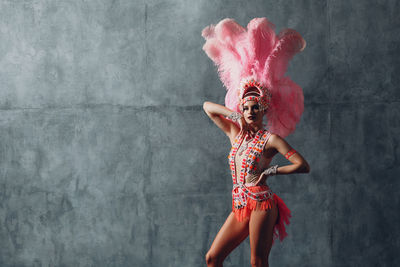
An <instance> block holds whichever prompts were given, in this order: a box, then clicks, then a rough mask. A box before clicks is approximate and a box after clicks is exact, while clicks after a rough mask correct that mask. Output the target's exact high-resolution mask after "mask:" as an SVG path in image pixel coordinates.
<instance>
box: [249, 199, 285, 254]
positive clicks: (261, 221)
mask: <svg viewBox="0 0 400 267" xmlns="http://www.w3.org/2000/svg"><path fill="white" fill-rule="evenodd" d="M277 218H278V207H277V206H276V204H274V205H272V208H271V209H268V210H253V211H252V213H251V215H250V221H249V235H250V249H251V256H252V257H259V256H265V257H268V255H269V252H270V250H271V247H272V238H273V233H274V226H275V224H276V221H277Z"/></svg>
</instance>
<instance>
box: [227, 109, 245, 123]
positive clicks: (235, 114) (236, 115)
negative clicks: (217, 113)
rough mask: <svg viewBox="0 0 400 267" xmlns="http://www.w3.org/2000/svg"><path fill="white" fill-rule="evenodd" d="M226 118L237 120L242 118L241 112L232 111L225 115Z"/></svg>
mask: <svg viewBox="0 0 400 267" xmlns="http://www.w3.org/2000/svg"><path fill="white" fill-rule="evenodd" d="M226 118H227V119H229V120H231V121H234V122H237V121H238V120H240V119H241V118H242V114H240V113H239V112H235V111H234V112H232V113H231V114H229V116H228V117H226Z"/></svg>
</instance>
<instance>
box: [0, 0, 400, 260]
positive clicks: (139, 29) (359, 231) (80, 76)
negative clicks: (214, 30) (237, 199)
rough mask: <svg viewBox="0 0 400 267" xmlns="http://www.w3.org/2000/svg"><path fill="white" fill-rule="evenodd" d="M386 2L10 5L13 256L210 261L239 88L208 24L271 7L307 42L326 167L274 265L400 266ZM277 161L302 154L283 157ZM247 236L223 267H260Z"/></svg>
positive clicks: (309, 92)
mask: <svg viewBox="0 0 400 267" xmlns="http://www.w3.org/2000/svg"><path fill="white" fill-rule="evenodd" d="M399 8H400V7H399V3H398V1H395V0H387V1H372V0H366V1H344V0H337V1H333V0H326V1H294V0H290V1H261V0H259V1H253V0H250V1H228V0H224V1H205V0H198V1H182V0H181V1H178V0H171V1H159V0H158V1H156V0H143V1H128V0H115V1H111V0H110V1H108V0H102V1H94V0H93V1H92V0H79V1H78V0H76V1H74V0H69V1H68V0H64V1H61V0H56V1H53V0H32V1H28V0H25V1H23V0H21V1H11V0H2V1H0V89H1V90H0V135H1V139H0V266H171V267H172V266H174V267H175V266H188V267H192V266H205V262H204V256H205V253H206V252H207V250H208V248H209V246H210V245H211V242H212V240H213V239H214V237H215V235H216V233H217V232H218V230H219V228H220V227H221V225H222V223H223V222H224V220H225V218H226V216H227V215H228V214H229V211H230V207H231V206H230V205H231V202H230V198H231V196H230V190H231V180H230V174H229V169H228V164H227V158H226V156H227V155H228V152H229V148H230V146H229V142H228V140H227V138H226V137H225V135H224V134H223V133H221V132H220V131H219V130H218V129H217V128H216V127H215V126H214V125H213V124H212V122H211V121H210V120H209V119H208V118H207V116H206V115H205V114H204V113H203V111H202V109H201V106H202V103H203V101H205V100H209V101H214V102H218V103H223V99H224V89H223V87H222V85H221V83H220V81H219V80H218V77H217V75H216V72H215V68H214V67H213V66H212V63H211V60H209V59H208V58H207V57H206V55H205V54H204V53H203V51H202V50H201V47H202V45H203V43H204V41H203V39H202V37H201V34H200V33H201V30H202V29H203V27H205V26H207V25H209V24H211V23H217V22H218V21H219V20H221V19H222V18H225V17H232V18H235V19H236V20H237V21H238V22H239V23H241V24H242V25H246V24H247V23H248V21H249V20H250V19H251V18H253V17H263V16H265V17H267V18H269V19H270V20H271V21H272V22H274V23H275V24H276V26H277V30H280V29H282V28H284V27H290V28H294V29H296V30H298V31H299V32H300V33H301V34H302V35H303V36H304V38H305V39H306V41H307V48H306V49H305V51H304V52H303V53H301V54H299V55H297V56H296V57H295V58H294V59H293V60H292V62H291V65H290V67H289V75H290V76H291V77H292V79H293V80H294V81H296V82H297V83H298V84H300V85H301V86H302V87H303V89H304V94H305V101H306V103H305V112H304V115H303V117H302V120H301V122H300V124H299V125H298V129H297V131H296V132H295V134H293V135H291V136H289V137H288V138H287V140H288V142H289V143H290V144H291V145H292V146H293V147H294V148H296V149H297V150H298V151H300V152H301V153H302V154H303V155H304V157H305V158H306V159H307V160H308V161H309V163H310V165H311V169H312V172H311V173H310V174H307V175H304V174H296V175H288V176H279V177H275V178H273V179H270V180H269V183H270V185H271V187H272V189H273V190H274V191H275V192H276V193H277V194H278V195H279V196H280V197H281V198H283V199H284V201H285V202H286V204H287V205H288V206H289V208H290V209H291V210H292V212H293V218H292V221H291V225H290V226H289V228H288V233H289V237H288V238H287V239H285V241H284V242H283V243H277V244H276V245H275V246H274V247H273V248H272V251H271V258H270V265H271V266H318V267H319V266H327V267H330V266H332V267H336V266H368V267H369V266H371V267H372V266H374V267H375V266H388V267H389V266H396V264H397V263H398V262H399V260H400V257H399V254H398V250H399V249H400V239H399V236H400V227H399V225H400V215H399V213H398V210H399V206H400V203H399V197H398V192H399V191H400V181H399V179H398V177H399V174H400V167H399V156H400V148H399V143H400V105H399V101H400V89H399V82H400V81H399V77H400V75H399V74H400V73H399V67H400V62H399V58H400V48H399V41H400V40H399V39H400V37H399V36H400V17H399V16H398V12H397V11H398V10H399ZM275 162H277V163H279V164H287V162H286V161H285V160H284V158H283V157H279V156H278V157H277V158H276V160H275ZM249 260H250V248H249V244H248V240H247V241H245V242H244V243H243V244H242V245H240V246H239V247H238V248H237V249H236V250H235V251H234V252H233V253H232V254H231V255H230V256H229V257H228V258H227V260H226V262H225V265H224V266H231V267H233V266H249V265H250V264H249Z"/></svg>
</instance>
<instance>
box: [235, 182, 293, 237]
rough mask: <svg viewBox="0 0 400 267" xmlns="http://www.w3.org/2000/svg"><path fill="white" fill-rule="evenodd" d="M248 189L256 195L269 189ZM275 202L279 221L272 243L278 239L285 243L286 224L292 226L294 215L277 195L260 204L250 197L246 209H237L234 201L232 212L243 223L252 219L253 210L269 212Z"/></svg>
mask: <svg viewBox="0 0 400 267" xmlns="http://www.w3.org/2000/svg"><path fill="white" fill-rule="evenodd" d="M247 188H248V189H249V190H250V191H251V192H254V193H257V192H261V191H265V190H268V189H269V187H268V186H267V185H261V186H248V187H247ZM273 202H275V204H276V205H277V208H278V219H277V222H276V224H275V226H274V235H273V240H272V243H274V241H275V239H277V238H279V240H280V241H283V239H284V238H285V237H286V236H287V233H286V227H285V224H286V225H289V224H290V221H289V219H290V218H291V217H292V215H291V214H290V210H289V208H288V207H287V206H286V204H285V202H283V200H282V199H281V198H280V197H278V196H277V195H276V194H275V193H274V194H273V197H272V198H268V199H267V200H264V201H262V202H258V201H257V200H254V199H251V198H249V197H248V198H247V204H246V207H243V208H240V209H236V208H235V206H234V203H233V201H232V211H233V213H234V214H235V218H236V219H237V220H238V221H239V222H242V221H244V220H245V219H247V218H250V214H251V212H252V211H253V210H256V209H257V210H268V209H270V208H272V204H273ZM257 204H258V205H257Z"/></svg>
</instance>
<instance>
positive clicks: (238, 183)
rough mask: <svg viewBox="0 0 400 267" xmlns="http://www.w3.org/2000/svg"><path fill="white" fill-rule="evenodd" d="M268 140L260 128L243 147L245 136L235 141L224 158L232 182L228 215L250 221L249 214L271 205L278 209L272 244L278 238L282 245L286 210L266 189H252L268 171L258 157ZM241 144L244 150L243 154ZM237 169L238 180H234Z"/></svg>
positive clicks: (260, 157)
mask: <svg viewBox="0 0 400 267" xmlns="http://www.w3.org/2000/svg"><path fill="white" fill-rule="evenodd" d="M270 136H271V133H270V132H269V131H268V130H266V129H265V128H264V129H260V130H259V131H258V132H257V133H256V135H255V137H254V138H253V139H249V140H250V141H249V143H246V137H247V136H244V135H238V136H237V137H236V139H235V142H234V144H233V146H232V149H231V151H230V153H229V156H228V158H229V163H230V168H231V172H232V180H233V190H232V211H233V212H234V214H235V217H236V219H237V220H238V221H243V220H244V219H245V218H249V217H250V214H251V212H252V210H255V209H256V208H257V209H262V210H267V209H270V208H271V207H272V206H271V205H272V204H273V203H272V202H275V203H276V204H277V207H278V220H277V223H276V225H275V227H274V236H273V241H274V240H275V239H277V238H278V237H279V239H280V240H281V241H282V240H283V239H284V238H285V237H286V236H287V233H286V229H285V224H286V225H288V224H289V218H290V217H291V215H290V210H289V209H288V207H287V206H286V205H285V203H284V202H283V200H282V199H281V198H280V197H278V196H277V195H276V194H275V193H273V192H272V191H271V189H270V188H269V187H268V185H266V184H264V185H259V186H255V185H254V182H255V181H256V180H258V178H259V176H260V175H261V173H262V172H263V171H264V170H265V169H266V168H267V167H268V166H265V165H266V162H265V157H263V156H262V152H263V150H264V147H265V144H266V143H267V141H268V139H269V137H270ZM245 143H246V145H247V148H245V150H243V147H244V145H245ZM238 149H240V150H242V151H243V152H242V155H241V156H239V155H238V154H240V152H239V153H238ZM238 158H239V160H241V165H240V166H237V165H238V164H237V163H239V162H238ZM239 168H240V176H239V177H237V175H236V174H237V172H238V171H237V170H239Z"/></svg>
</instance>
